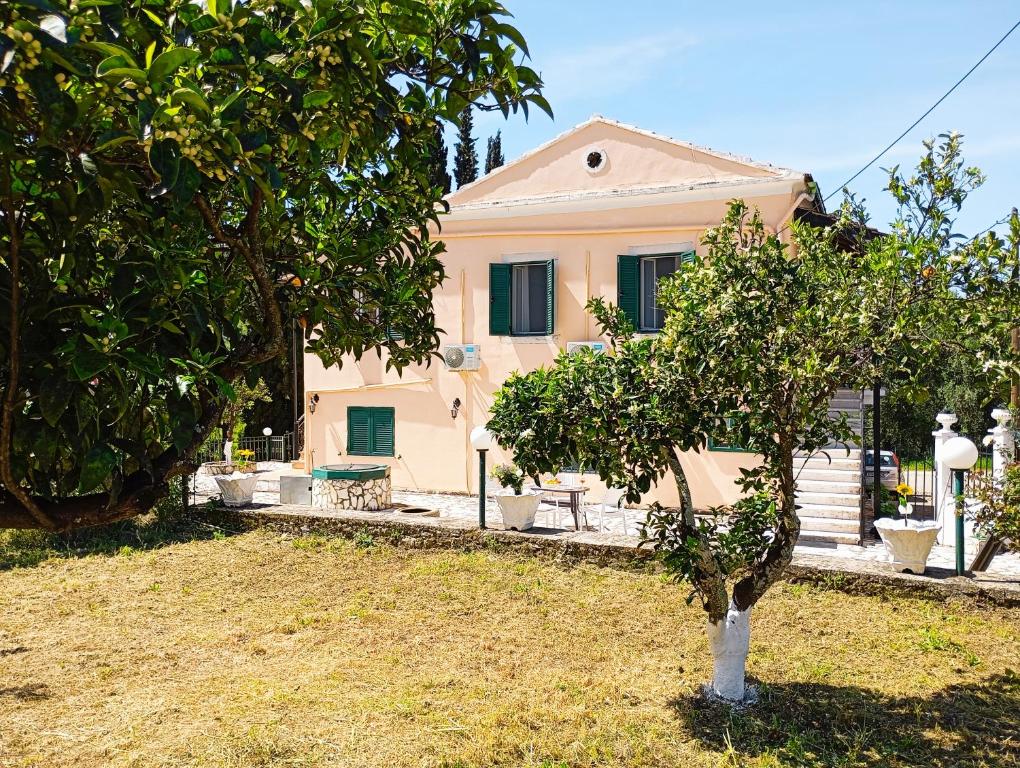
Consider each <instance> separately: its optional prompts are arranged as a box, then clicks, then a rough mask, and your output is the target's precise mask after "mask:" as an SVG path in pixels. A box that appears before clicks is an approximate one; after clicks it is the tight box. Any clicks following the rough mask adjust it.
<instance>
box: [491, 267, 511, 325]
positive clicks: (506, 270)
mask: <svg viewBox="0 0 1020 768" xmlns="http://www.w3.org/2000/svg"><path fill="white" fill-rule="evenodd" d="M489 335H490V336H509V335H510V265H509V264H490V265H489Z"/></svg>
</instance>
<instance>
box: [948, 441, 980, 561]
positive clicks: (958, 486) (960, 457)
mask: <svg viewBox="0 0 1020 768" xmlns="http://www.w3.org/2000/svg"><path fill="white" fill-rule="evenodd" d="M977 459H978V449H977V446H976V445H974V443H972V442H971V441H970V440H968V439H967V438H966V437H954V438H951V439H949V440H947V441H946V442H945V443H944V444H943V446H942V461H944V462H945V463H946V466H948V467H949V468H950V469H951V470H953V496H954V497H955V498H956V575H957V576H963V572H964V568H963V473H964V470H967V469H970V468H971V467H973V466H974V464H975V462H977Z"/></svg>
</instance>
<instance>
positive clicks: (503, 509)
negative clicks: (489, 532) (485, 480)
mask: <svg viewBox="0 0 1020 768" xmlns="http://www.w3.org/2000/svg"><path fill="white" fill-rule="evenodd" d="M492 479H493V480H495V481H496V482H497V483H499V484H500V485H501V486H502V487H503V490H502V491H501V492H499V493H497V494H496V506H497V507H499V512H500V514H501V515H502V516H503V526H504V527H505V528H507V529H508V530H509V529H515V530H518V531H526V530H527V529H528V528H531V527H532V526H534V525H535V513H536V512H537V511H538V503H539V501H540V500H541V496H540V495H539V494H537V493H524V474H523V473H522V472H521V471H520V470H519V469H517V467H514V466H513V465H510V464H500V465H499V466H498V467H496V468H495V469H493V470H492Z"/></svg>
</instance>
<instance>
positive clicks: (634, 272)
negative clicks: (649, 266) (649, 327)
mask: <svg viewBox="0 0 1020 768" xmlns="http://www.w3.org/2000/svg"><path fill="white" fill-rule="evenodd" d="M640 296H641V257H640V256H617V257H616V303H617V305H618V306H619V307H620V309H622V310H623V314H624V315H626V316H627V319H628V320H629V321H630V324H631V325H633V326H634V327H635V328H638V327H639V326H638V317H639V316H640V304H641V302H640Z"/></svg>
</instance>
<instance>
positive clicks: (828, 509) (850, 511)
mask: <svg viewBox="0 0 1020 768" xmlns="http://www.w3.org/2000/svg"><path fill="white" fill-rule="evenodd" d="M797 514H798V515H800V517H801V519H802V520H803V519H805V518H810V519H814V518H819V519H821V518H824V519H826V520H839V521H843V520H850V521H853V523H854V525H856V524H857V521H858V520H859V519H860V517H861V508H860V506H856V507H844V506H840V505H833V504H805V503H804V502H802V501H801V500H800V498H798V499H797Z"/></svg>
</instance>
